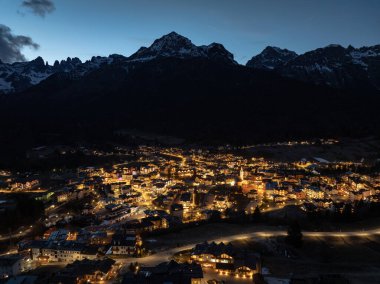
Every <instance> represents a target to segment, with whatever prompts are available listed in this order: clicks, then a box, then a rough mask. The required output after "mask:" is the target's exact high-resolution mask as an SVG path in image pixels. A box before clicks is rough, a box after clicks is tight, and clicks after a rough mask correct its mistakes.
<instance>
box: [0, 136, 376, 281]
mask: <svg viewBox="0 0 380 284" xmlns="http://www.w3.org/2000/svg"><path fill="white" fill-rule="evenodd" d="M320 143H321V144H326V145H334V144H337V143H339V141H335V140H323V141H321V142H320ZM310 144H311V142H287V143H282V144H278V145H279V146H281V147H288V148H292V147H293V146H300V147H308V146H309V145H310ZM265 146H267V147H274V146H273V145H269V144H268V145H260V146H259V147H265ZM252 147H255V146H252ZM250 148H251V147H241V148H239V149H234V148H231V147H230V146H225V147H218V148H203V149H202V148H199V149H193V148H186V149H184V148H170V147H159V146H138V147H134V148H123V147H119V146H118V147H115V149H114V150H112V151H101V150H94V149H89V148H81V151H82V152H83V153H85V155H89V156H92V157H103V158H104V157H106V158H107V162H106V163H105V164H106V165H96V166H80V167H77V168H75V169H67V168H66V169H65V168H60V169H57V168H54V169H51V170H49V171H48V172H46V171H36V172H18V173H13V172H10V171H7V170H3V171H1V181H2V183H1V185H2V189H1V196H2V199H1V203H0V209H1V212H2V214H12V209H14V208H17V207H18V206H20V204H18V202H19V200H18V199H19V198H18V197H17V196H20V195H25V196H28V198H29V199H30V200H33V202H35V203H36V205H35V206H37V207H38V205H39V204H40V205H43V208H42V211H40V212H39V213H35V215H34V218H32V219H31V221H30V222H31V223H25V222H23V220H19V219H17V218H15V219H14V220H13V221H11V222H17V223H18V224H20V226H19V227H17V228H15V227H14V226H11V224H10V225H9V226H10V227H12V228H13V229H10V230H9V231H5V232H2V235H1V237H0V238H1V241H2V243H3V249H4V252H3V255H1V256H0V264H1V274H2V275H3V276H4V277H12V276H16V275H20V274H21V275H28V273H29V272H30V273H32V275H33V271H36V270H37V271H38V270H39V269H40V270H41V269H42V270H43V268H44V267H50V266H51V265H54V267H58V268H59V269H58V272H57V273H56V274H55V275H54V276H50V277H51V278H49V279H50V280H49V281H53V282H51V283H61V282H60V281H62V283H66V282H65V281H74V282H78V283H80V282H81V281H84V282H86V281H87V282H97V281H109V282H110V283H112V281H117V280H119V281H120V279H123V278H124V281H127V282H125V283H129V282H128V281H130V277H131V275H130V274H129V273H131V272H129V273H127V271H128V270H130V269H132V268H131V267H132V266H133V270H132V271H135V272H134V274H133V275H134V277H137V278H144V277H145V276H143V272H144V271H145V270H146V269H148V268H147V267H148V266H149V265H150V266H152V267H154V269H153V268H151V269H153V270H149V269H148V270H147V271H150V273H151V274H152V275H153V276H152V277H153V278H154V277H159V276H157V275H155V272H154V271H155V269H156V270H159V269H158V268H157V267H156V265H161V269H167V270H168V271H169V270H170V271H171V270H175V271H176V272H175V273H183V271H195V272H194V275H190V276H189V275H187V276H186V277H190V278H191V283H203V282H202V281H204V279H203V278H204V275H206V274H204V272H203V271H202V269H203V270H205V271H211V272H209V274H210V273H215V274H216V275H219V276H221V277H225V278H227V279H229V278H232V279H240V281H243V279H244V280H247V281H248V279H252V278H253V277H254V274H255V273H261V272H262V269H267V270H268V268H265V266H264V267H263V266H262V260H261V256H260V253H259V252H257V251H254V250H251V251H247V250H243V249H239V248H236V247H235V246H234V245H233V244H231V241H232V242H233V241H236V240H239V239H242V238H243V239H244V238H250V237H252V238H270V237H272V236H281V235H285V234H286V233H285V232H284V230H286V227H285V229H281V228H280V229H278V228H275V229H274V230H273V229H269V230H267V231H265V230H260V227H257V228H256V229H254V230H253V231H250V232H240V233H239V232H235V233H233V234H230V235H228V234H227V235H224V234H223V232H222V234H220V235H218V232H216V233H215V234H214V235H213V236H212V237H211V238H210V239H207V238H203V237H202V236H201V235H199V237H197V238H195V239H194V238H193V237H189V239H188V240H178V239H177V240H175V239H173V240H170V242H169V243H166V244H164V245H160V244H159V243H156V242H157V240H155V236H161V235H162V236H163V237H164V238H165V234H172V233H173V232H176V231H177V230H186V229H188V228H189V230H192V229H191V228H193V227H194V226H199V228H201V227H202V226H207V224H213V223H220V222H222V223H223V222H232V223H234V222H235V223H236V222H239V219H241V220H245V221H244V222H247V223H249V224H257V223H258V222H260V221H262V219H263V218H264V216H267V217H265V218H276V217H273V216H281V217H278V218H283V214H284V212H287V213H285V214H297V216H301V217H302V216H308V215H310V214H325V215H326V214H327V215H331V216H332V215H334V214H335V215H340V214H341V215H342V214H343V215H344V212H347V210H349V211H350V212H354V211H355V210H356V208H357V207H358V206H359V204H361V206H362V207H364V206H366V204H367V205H368V204H373V203H376V202H378V201H379V199H380V174H379V172H376V171H374V170H373V165H372V164H369V163H366V162H364V161H363V160H362V161H356V162H348V161H328V160H326V159H324V158H321V157H309V158H303V159H300V160H295V161H291V162H284V161H281V162H280V161H271V160H270V159H264V158H261V157H253V156H252V155H249V154H247V153H249V152H247V151H248V150H249V149H250ZM60 151H61V153H60V155H68V154H69V153H68V152H70V151H74V150H73V149H69V148H65V149H64V150H63V149H61V150H60ZM51 153H52V152H51V149H49V148H48V147H39V148H35V149H32V150H31V151H30V152H29V153H28V155H29V156H30V157H31V159H36V160H42V161H43V160H44V159H47V158H49V155H51ZM123 161H124V162H123ZM371 169H372V170H371ZM30 206H31V207H30V209H28V210H33V211H36V210H37V209H36V208H34V207H33V206H32V205H30ZM37 211H38V210H37ZM8 212H10V213H8ZM292 212H293V213H292ZM27 214H29V213H27ZM30 214H32V213H30ZM33 214H34V213H33ZM276 214H277V215H276ZM3 216H6V215H3ZM10 220H12V218H10ZM231 226H233V225H231ZM249 226H251V225H247V227H249ZM283 228H284V227H283ZM305 234H310V236H313V234H315V235H318V233H313V232H305ZM342 234H343V233H342ZM350 234H354V235H355V233H350ZM360 234H363V233H362V232H359V233H358V236H360ZM198 240H199V241H198ZM181 252H183V254H182V253H181ZM178 253H180V255H181V256H182V257H179V256H178ZM174 260H176V261H178V262H176V261H174ZM165 261H171V262H167V263H166V264H165V267H163V265H164V264H162V263H165ZM7 263H8V266H7V265H6V264H7ZM134 265H135V266H134ZM144 269H145V270H144ZM177 270H178V271H177ZM83 271H86V273H83ZM181 271H182V272H181ZM136 273H138V275H136ZM157 273H158V272H157ZM173 273H174V272H173ZM166 274H167V273H166ZM190 274H191V273H190ZM74 276H75V277H74ZM173 277H174V276H173ZM190 278H189V279H190ZM128 279H129V280H128ZM45 280H46V279H45ZM54 281H55V282H54ZM235 281H236V280H235ZM251 281H252V280H251ZM67 283H71V282H67ZM123 283H124V282H123ZM139 283H140V282H139ZM141 283H142V282H141Z"/></svg>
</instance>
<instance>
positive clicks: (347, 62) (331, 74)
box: [246, 44, 380, 90]
mask: <svg viewBox="0 0 380 284" xmlns="http://www.w3.org/2000/svg"><path fill="white" fill-rule="evenodd" d="M246 66H248V67H252V68H258V69H263V70H272V71H275V72H278V73H279V74H281V75H283V76H286V77H289V78H294V79H297V80H302V81H306V82H310V83H314V84H319V85H328V86H331V87H335V88H346V89H349V88H356V89H362V88H366V89H368V88H373V89H377V90H379V89H380V45H375V46H370V47H361V48H354V47H352V46H348V47H347V48H344V47H342V46H340V45H336V44H332V45H329V46H326V47H324V48H318V49H316V50H313V51H309V52H306V53H304V54H301V55H298V54H297V53H295V52H293V51H289V50H287V49H281V48H278V47H271V46H268V47H267V48H265V49H264V50H263V52H261V53H260V54H259V55H256V56H254V57H253V58H252V59H251V60H249V61H248V63H247V65H246Z"/></svg>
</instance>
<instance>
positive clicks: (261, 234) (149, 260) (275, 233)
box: [121, 228, 380, 266]
mask: <svg viewBox="0 0 380 284" xmlns="http://www.w3.org/2000/svg"><path fill="white" fill-rule="evenodd" d="M302 233H303V235H304V236H305V237H310V238H314V237H315V238H318V237H360V238H367V237H369V236H373V235H380V228H376V229H372V230H367V231H347V232H302ZM286 234H287V232H286V231H284V230H267V231H256V232H252V233H244V234H237V235H231V236H226V237H222V238H216V239H211V240H209V242H212V241H214V242H225V243H226V242H232V241H237V240H244V239H250V238H255V237H256V238H268V237H279V236H286ZM197 243H198V242H195V243H191V244H187V245H184V246H180V247H176V248H169V249H163V250H160V251H158V252H157V253H155V254H153V255H150V256H146V257H143V258H138V259H136V258H125V259H123V260H121V262H122V263H123V264H125V265H129V264H130V263H131V262H136V261H137V262H139V263H141V264H142V265H143V266H155V265H157V264H160V263H162V262H165V261H168V260H169V259H170V258H171V257H172V256H173V255H174V254H176V253H178V252H180V251H184V250H189V249H192V248H193V247H194V246H195V245H196V244H197Z"/></svg>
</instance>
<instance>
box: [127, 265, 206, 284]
mask: <svg viewBox="0 0 380 284" xmlns="http://www.w3.org/2000/svg"><path fill="white" fill-rule="evenodd" d="M202 280H203V270H202V267H201V266H200V265H199V264H196V263H177V262H175V261H170V262H164V263H161V264H159V265H157V266H155V267H142V268H141V269H140V270H139V272H138V273H137V274H131V273H129V274H126V275H125V276H124V279H123V282H122V283H123V284H131V283H134V284H146V283H152V284H162V283H171V284H201V283H203V281H202Z"/></svg>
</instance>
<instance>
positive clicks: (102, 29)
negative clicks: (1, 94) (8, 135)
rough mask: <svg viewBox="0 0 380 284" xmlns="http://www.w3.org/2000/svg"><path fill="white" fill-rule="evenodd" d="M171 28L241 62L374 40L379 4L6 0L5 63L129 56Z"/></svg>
mask: <svg viewBox="0 0 380 284" xmlns="http://www.w3.org/2000/svg"><path fill="white" fill-rule="evenodd" d="M171 31H176V32H178V33H179V34H182V35H184V36H186V37H188V38H190V39H191V40H192V41H193V43H195V44H197V45H202V44H209V43H211V42H220V43H222V44H223V45H224V46H225V47H226V48H227V49H228V50H230V51H231V52H232V53H233V54H234V55H235V59H236V60H237V61H238V62H240V63H246V61H248V60H249V59H250V58H251V57H252V56H253V55H256V54H257V53H259V52H260V51H261V50H262V49H263V48H265V47H266V46H268V45H273V46H279V47H282V48H288V49H290V50H294V51H296V52H298V53H302V52H305V51H308V50H311V49H315V48H318V47H323V46H326V45H328V44H332V43H335V44H341V45H343V46H347V45H349V44H352V45H353V46H355V47H360V46H365V45H375V44H380V1H379V0H315V1H311V0H261V1H259V0H233V1H232V0H188V1H185V0H150V1H148V0H24V1H23V0H0V59H1V60H2V61H5V62H13V61H19V60H25V59H34V58H35V57H37V56H42V57H43V58H44V59H45V60H47V61H49V63H50V64H52V63H53V62H54V60H56V59H58V60H61V59H64V58H66V57H68V56H70V57H75V56H76V57H79V58H81V59H82V60H87V59H90V58H91V56H94V55H101V56H108V55H109V54H113V53H118V54H122V55H125V56H128V55H130V54H132V53H133V52H135V51H136V50H137V49H138V48H139V47H141V46H148V45H150V44H151V43H152V42H153V40H154V39H156V38H158V37H160V36H162V35H164V34H167V33H169V32H171ZM20 36H21V37H20Z"/></svg>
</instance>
